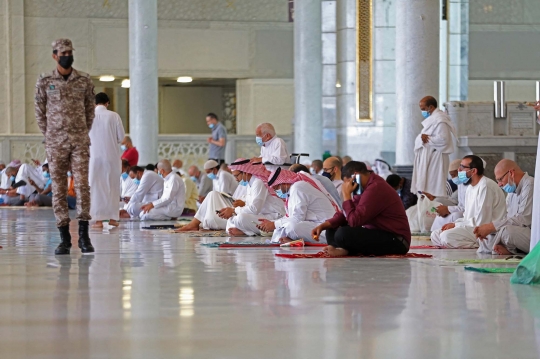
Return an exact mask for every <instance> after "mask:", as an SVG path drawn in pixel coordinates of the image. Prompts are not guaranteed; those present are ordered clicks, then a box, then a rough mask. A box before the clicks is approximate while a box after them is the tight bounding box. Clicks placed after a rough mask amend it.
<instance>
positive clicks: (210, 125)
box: [208, 123, 216, 129]
mask: <svg viewBox="0 0 540 359" xmlns="http://www.w3.org/2000/svg"><path fill="white" fill-rule="evenodd" d="M215 126H216V125H215V124H213V123H211V124H209V125H208V127H210V128H211V129H212V128H214V127H215Z"/></svg>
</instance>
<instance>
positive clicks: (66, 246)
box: [54, 224, 71, 255]
mask: <svg viewBox="0 0 540 359" xmlns="http://www.w3.org/2000/svg"><path fill="white" fill-rule="evenodd" d="M58 229H59V230H60V239H61V240H62V242H60V244H59V245H58V247H56V250H55V251H54V254H58V255H60V254H69V250H70V249H71V234H70V233H69V224H68V225H67V226H62V227H58Z"/></svg>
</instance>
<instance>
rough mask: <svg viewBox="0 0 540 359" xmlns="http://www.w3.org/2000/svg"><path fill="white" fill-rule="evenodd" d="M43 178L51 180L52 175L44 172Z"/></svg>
mask: <svg viewBox="0 0 540 359" xmlns="http://www.w3.org/2000/svg"><path fill="white" fill-rule="evenodd" d="M43 178H51V174H50V173H49V172H47V171H43Z"/></svg>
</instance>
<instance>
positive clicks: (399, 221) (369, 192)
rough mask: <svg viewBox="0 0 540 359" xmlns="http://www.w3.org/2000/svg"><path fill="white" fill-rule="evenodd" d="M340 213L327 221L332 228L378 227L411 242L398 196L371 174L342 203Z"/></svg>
mask: <svg viewBox="0 0 540 359" xmlns="http://www.w3.org/2000/svg"><path fill="white" fill-rule="evenodd" d="M343 212H344V213H345V214H344V213H341V212H337V213H336V215H335V216H334V217H332V218H331V219H329V220H328V222H330V224H331V225H332V228H338V227H340V226H346V225H349V226H351V227H364V228H367V229H380V230H383V231H387V232H391V233H394V234H396V235H398V236H401V237H403V238H404V239H406V240H407V242H409V243H411V229H410V227H409V221H408V220H407V215H406V214H405V208H404V207H403V204H402V203H401V198H399V195H398V194H397V192H396V190H395V189H393V188H392V187H391V186H390V185H389V184H388V183H386V181H385V180H383V179H382V178H381V177H379V176H377V175H376V174H375V173H372V174H371V175H370V176H369V180H368V183H367V185H366V186H365V188H364V191H363V192H362V194H361V195H358V196H354V197H353V199H352V200H348V201H345V202H343Z"/></svg>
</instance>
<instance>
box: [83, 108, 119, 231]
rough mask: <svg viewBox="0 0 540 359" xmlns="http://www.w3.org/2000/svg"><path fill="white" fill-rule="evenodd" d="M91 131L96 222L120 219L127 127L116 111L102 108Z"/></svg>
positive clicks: (90, 175)
mask: <svg viewBox="0 0 540 359" xmlns="http://www.w3.org/2000/svg"><path fill="white" fill-rule="evenodd" d="M95 114H96V117H95V118H94V122H93V124H92V129H91V130H90V133H89V136H90V167H89V172H88V182H89V185H90V215H91V216H92V218H93V219H95V220H98V221H100V220H104V219H115V220H116V219H118V198H120V192H119V191H120V174H121V173H122V161H121V160H120V147H119V145H120V143H121V142H122V140H123V139H124V137H125V132H124V125H123V124H122V120H121V119H120V116H118V114H117V113H116V112H113V111H109V110H107V107H105V106H103V105H98V106H97V107H96V109H95Z"/></svg>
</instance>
